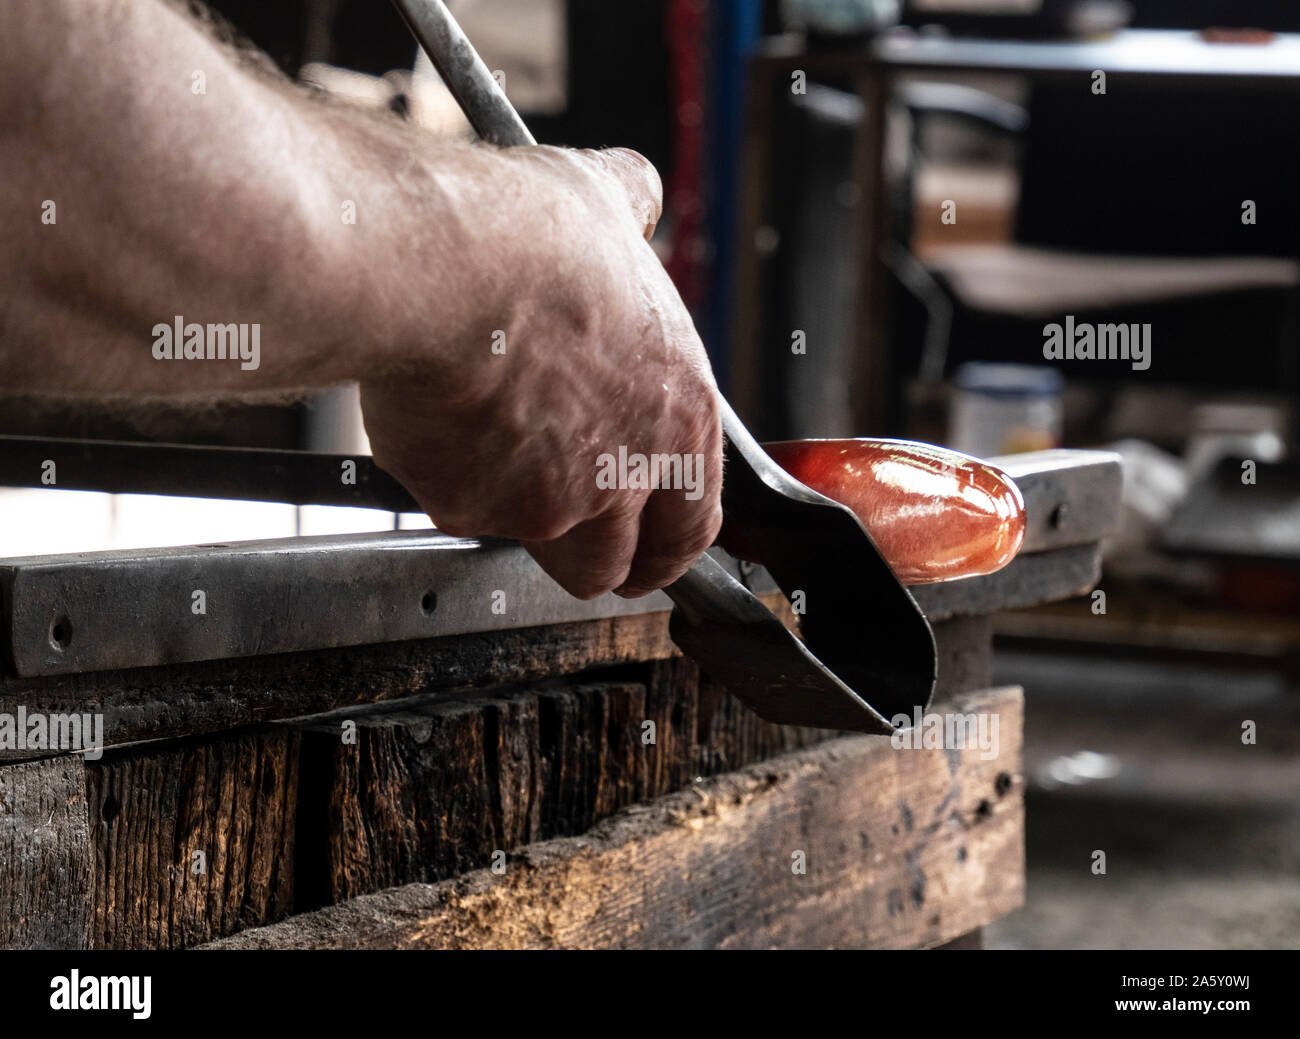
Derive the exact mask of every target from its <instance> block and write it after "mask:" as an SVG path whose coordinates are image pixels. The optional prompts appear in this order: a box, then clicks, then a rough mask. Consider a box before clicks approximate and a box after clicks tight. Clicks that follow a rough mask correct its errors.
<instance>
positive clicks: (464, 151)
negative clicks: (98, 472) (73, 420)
mask: <svg viewBox="0 0 1300 1039" xmlns="http://www.w3.org/2000/svg"><path fill="white" fill-rule="evenodd" d="M0 182H3V183H4V185H5V190H4V191H3V192H0V224H2V225H3V226H4V228H5V240H4V243H3V246H0V386H3V387H5V388H6V389H7V390H9V391H11V392H28V393H36V394H42V393H43V394H51V395H60V396H78V395H80V396H95V397H107V396H130V397H141V396H160V395H167V396H191V397H196V396H197V397H208V398H211V397H212V396H220V395H231V394H255V393H256V394H260V393H266V392H268V391H270V392H273V393H274V392H281V391H285V390H289V391H301V390H305V389H311V388H315V387H325V386H330V385H334V384H337V383H340V382H345V381H350V380H356V381H358V382H360V383H361V385H362V390H363V405H364V409H365V418H366V425H367V428H368V429H369V431H370V435H371V441H372V443H373V445H374V449H375V454H376V458H377V460H378V462H379V464H380V465H382V466H383V467H385V468H386V469H388V470H389V471H391V472H392V473H393V474H394V475H395V476H396V477H397V478H398V479H399V480H401V481H402V482H403V483H404V484H406V486H407V487H408V488H409V489H410V490H411V492H412V493H413V494H414V496H415V498H416V499H417V500H418V501H419V502H420V504H421V505H422V506H423V507H424V508H425V509H427V510H428V512H429V514H430V515H431V516H432V517H433V519H434V521H435V522H436V523H437V524H438V525H439V526H440V527H441V528H442V529H444V530H446V531H448V532H450V533H455V534H495V535H500V536H505V537H513V538H518V539H520V540H521V541H523V542H524V543H525V544H526V545H527V547H528V549H529V551H530V552H532V554H533V556H534V558H536V559H537V560H538V562H540V563H541V565H542V566H543V567H544V568H545V569H546V570H547V571H548V572H549V573H550V574H551V575H552V576H554V577H555V579H556V580H557V581H559V582H560V583H561V584H562V585H563V586H564V587H565V588H567V589H568V590H569V591H571V592H572V593H574V594H575V595H580V596H592V595H596V594H598V593H600V592H604V591H608V590H611V589H619V590H620V591H621V592H622V593H623V594H625V595H636V594H640V593H644V592H647V591H649V590H651V589H654V588H657V587H661V586H663V585H664V584H667V583H668V582H670V581H672V580H674V579H675V578H676V577H677V576H679V575H680V574H681V573H682V572H683V571H684V570H685V569H686V568H687V566H688V565H689V564H690V563H691V562H692V560H693V559H694V558H695V557H696V555H698V554H699V553H700V552H701V551H703V550H704V549H705V548H706V547H707V546H708V545H709V543H710V542H711V541H712V540H713V538H714V536H715V534H716V533H717V530H718V527H719V525H720V522H721V520H720V508H719V495H720V485H721V449H720V439H721V438H720V432H719V420H718V411H717V402H716V398H715V396H714V394H715V390H714V385H713V378H712V375H711V373H710V371H709V366H708V362H707V361H706V359H705V356H704V352H703V350H702V349H701V346H700V342H699V339H698V337H697V336H696V334H695V331H694V329H693V328H692V326H691V321H690V318H689V316H688V314H687V313H686V310H685V308H684V307H683V305H682V303H681V300H680V299H679V298H678V296H677V293H676V292H675V291H674V289H673V286H672V285H671V284H670V282H669V280H668V277H667V275H666V274H665V272H664V270H663V268H662V267H661V266H660V264H659V262H658V261H657V259H656V258H655V256H654V253H653V252H652V251H651V249H650V247H649V246H648V245H647V244H646V241H645V237H646V236H647V235H648V234H649V233H650V231H651V230H652V229H653V227H654V224H655V221H656V220H657V219H658V217H659V211H660V186H659V179H658V177H657V176H656V174H655V172H654V170H653V169H652V168H651V167H650V165H649V164H648V163H647V162H645V160H643V159H641V158H640V157H639V156H637V155H634V154H633V153H630V152H625V151H619V150H615V151H609V152H571V151H564V150H559V149H554V148H519V149H511V150H508V151H498V150H495V149H492V148H487V147H469V146H465V145H458V144H451V143H447V142H443V141H440V140H437V139H434V138H431V137H430V136H429V135H428V134H427V133H422V132H421V131H420V130H418V129H417V128H415V127H412V126H409V125H402V124H400V123H399V122H398V121H396V120H395V119H392V118H386V117H382V116H378V115H376V114H374V113H370V112H364V111H360V110H357V109H355V108H349V107H347V106H337V105H330V104H323V103H321V102H320V101H319V100H313V99H311V98H309V97H307V96H306V95H305V94H304V92H303V91H301V90H299V89H297V88H295V87H293V86H292V85H291V84H289V83H288V82H287V81H284V80H282V79H276V78H275V77H273V76H268V75H267V74H266V73H265V72H258V71H256V70H250V68H249V66H248V64H247V63H246V62H242V61H240V60H238V59H237V58H236V57H235V56H234V55H232V53H231V51H230V50H229V48H227V47H224V46H222V45H220V44H218V43H216V42H214V41H213V40H212V39H211V38H210V37H209V36H208V35H207V34H206V33H205V32H203V31H201V30H200V29H198V28H197V27H196V26H195V24H194V23H193V22H192V21H190V20H189V19H188V18H186V17H185V16H184V15H183V14H182V13H180V12H178V11H177V10H175V9H173V8H171V7H169V6H166V5H164V4H162V3H148V2H138V3H129V4H123V3H116V2H111V0H46V2H43V3H41V4H35V3H32V4H4V5H0ZM179 316H183V317H184V320H185V321H186V322H195V323H197V324H206V325H207V327H209V328H212V327H218V326H225V325H229V324H236V325H238V324H249V325H250V326H251V325H252V324H256V325H257V326H258V328H259V330H260V343H261V348H260V359H259V361H258V363H257V364H256V365H255V366H253V367H252V368H251V369H250V368H249V367H247V366H245V365H241V364H240V363H231V362H230V361H229V360H220V359H213V358H207V357H204V358H198V357H196V358H193V359H188V358H187V359H184V360H178V359H176V358H158V357H155V356H154V355H153V354H152V353H151V345H152V344H153V342H154V337H155V333H154V331H153V330H154V328H155V327H163V328H169V327H171V325H172V323H173V321H177V320H180V317H179ZM214 323H215V324H214ZM187 327H188V326H187ZM502 350H504V352H502ZM177 351H178V354H179V344H177ZM620 449H623V451H622V452H620ZM637 455H643V456H646V458H650V456H655V455H658V456H664V455H667V456H669V457H670V458H671V459H673V460H675V462H676V465H677V469H676V470H675V472H676V473H677V474H680V475H679V478H678V480H677V484H678V486H676V487H670V488H663V487H660V488H659V489H651V488H650V487H643V486H639V485H636V483H635V475H634V476H633V480H631V481H628V483H630V484H631V485H630V486H610V482H609V480H608V479H602V480H600V482H598V475H599V474H601V472H602V470H601V469H600V465H601V461H602V456H604V458H605V459H611V458H612V459H619V458H621V457H627V458H629V459H632V458H635V456H637ZM697 463H698V465H697ZM629 472H631V471H630V470H628V469H624V470H623V471H622V472H619V473H615V474H614V475H616V476H618V475H624V474H627V473H629ZM604 476H605V477H608V476H609V473H608V467H606V469H605V470H604ZM683 483H684V484H685V486H682V484H683Z"/></svg>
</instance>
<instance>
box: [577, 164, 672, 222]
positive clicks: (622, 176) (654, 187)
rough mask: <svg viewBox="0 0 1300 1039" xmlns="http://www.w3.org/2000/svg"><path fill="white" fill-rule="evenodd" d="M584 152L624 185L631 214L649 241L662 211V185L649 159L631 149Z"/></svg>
mask: <svg viewBox="0 0 1300 1039" xmlns="http://www.w3.org/2000/svg"><path fill="white" fill-rule="evenodd" d="M587 154H588V155H589V156H591V158H592V159H593V160H594V161H595V162H596V164H597V165H599V166H600V167H601V168H602V169H604V170H605V171H606V172H607V173H609V174H611V175H612V176H613V177H614V179H615V180H617V181H618V182H619V183H620V184H621V185H622V186H623V190H624V192H626V193H627V199H628V202H629V204H630V205H631V207H632V214H633V215H634V216H635V217H636V219H637V222H638V223H639V224H641V225H642V228H643V230H642V234H644V235H645V239H646V241H649V240H650V236H651V235H653V234H654V232H655V225H656V224H657V223H659V217H660V216H661V215H662V214H663V211H664V186H663V182H662V181H661V180H660V179H659V172H658V171H657V170H656V169H655V168H654V166H653V164H651V162H650V160H649V159H647V158H646V157H645V156H644V155H642V154H640V153H639V152H634V151H633V150H632V149H631V148H605V149H603V150H601V151H588V152H587Z"/></svg>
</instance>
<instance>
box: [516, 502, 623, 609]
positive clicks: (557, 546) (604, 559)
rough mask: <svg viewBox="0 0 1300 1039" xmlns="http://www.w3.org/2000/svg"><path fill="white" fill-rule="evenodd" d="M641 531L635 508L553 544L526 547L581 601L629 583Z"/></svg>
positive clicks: (605, 517) (578, 528)
mask: <svg viewBox="0 0 1300 1039" xmlns="http://www.w3.org/2000/svg"><path fill="white" fill-rule="evenodd" d="M638 504H639V503H638ZM638 529H639V519H638V514H637V511H636V510H635V509H634V508H633V509H623V510H613V509H612V510H610V511H609V512H605V513H602V514H601V515H599V516H596V517H595V518H594V519H589V520H585V521H584V522H582V523H579V524H578V525H577V526H576V527H573V528H572V529H571V530H569V531H568V533H566V534H562V535H561V536H560V537H558V538H555V539H554V540H552V541H524V542H522V544H523V546H524V548H526V549H527V550H528V554H529V555H531V556H532V557H533V558H534V559H535V560H537V563H538V565H539V566H540V567H541V568H542V569H543V570H545V571H546V572H547V573H548V574H550V575H551V577H553V578H554V579H555V581H556V583H558V584H559V585H560V587H561V588H563V589H564V590H565V591H566V592H568V593H569V594H570V595H573V596H576V597H577V598H579V599H594V598H595V597H596V596H597V595H601V594H603V593H604V592H608V591H612V590H613V589H615V588H617V587H618V586H619V585H621V584H623V582H624V581H626V580H627V575H628V571H629V569H630V568H631V566H632V557H633V555H634V554H635V553H636V548H637V534H638Z"/></svg>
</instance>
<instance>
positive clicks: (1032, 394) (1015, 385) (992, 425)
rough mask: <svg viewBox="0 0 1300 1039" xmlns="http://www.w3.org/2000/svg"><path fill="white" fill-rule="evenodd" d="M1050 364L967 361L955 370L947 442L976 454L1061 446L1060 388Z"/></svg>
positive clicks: (984, 455) (1005, 453) (995, 453)
mask: <svg viewBox="0 0 1300 1039" xmlns="http://www.w3.org/2000/svg"><path fill="white" fill-rule="evenodd" d="M1064 385H1065V380H1064V379H1062V378H1061V373H1060V372H1058V371H1056V370H1055V369H1052V368H1043V367H1037V366H1033V365H1025V364H986V363H984V362H979V361H972V362H970V363H969V364H964V365H962V366H961V367H960V368H959V369H957V378H956V390H955V392H954V393H953V398H952V407H951V410H950V411H949V414H948V446H949V447H951V448H952V449H953V450H954V451H962V452H964V453H966V454H968V455H974V456H975V457H976V458H988V457H989V456H990V455H1012V454H1019V453H1021V452H1023V451H1043V450H1046V449H1048V448H1052V447H1060V445H1061V421H1062V408H1061V390H1062V388H1063V387H1064Z"/></svg>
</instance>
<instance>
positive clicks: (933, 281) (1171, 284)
mask: <svg viewBox="0 0 1300 1039" xmlns="http://www.w3.org/2000/svg"><path fill="white" fill-rule="evenodd" d="M897 99H898V102H899V103H900V104H901V105H902V106H903V107H904V108H905V109H906V110H907V113H908V115H909V116H910V118H911V121H912V134H911V147H910V148H909V161H908V163H907V166H906V170H905V172H904V175H903V177H902V178H901V179H900V181H899V185H898V195H897V196H896V197H897V207H896V223H895V229H896V232H897V233H896V234H895V235H894V245H893V246H892V252H891V257H890V259H891V265H892V266H893V268H894V270H895V271H896V273H898V275H899V278H900V281H901V282H902V283H903V284H904V286H905V287H906V288H907V289H908V291H909V292H910V293H912V294H913V295H914V296H915V297H916V298H917V299H918V300H920V301H921V303H922V304H923V306H925V308H926V311H927V313H928V321H927V322H926V329H925V333H924V340H923V346H922V347H921V348H920V350H919V351H918V352H917V353H916V354H915V355H914V357H913V358H912V360H914V361H915V364H914V365H911V364H907V363H904V364H903V365H902V372H906V371H907V370H908V369H909V368H910V369H911V370H912V371H913V372H914V373H916V374H920V375H921V376H922V377H923V378H926V379H935V378H938V377H939V376H940V375H941V374H942V373H943V372H946V371H951V370H952V369H953V368H954V367H955V366H956V365H957V364H959V363H960V362H961V361H963V360H969V359H979V360H1005V361H1020V362H1033V361H1035V360H1038V361H1040V362H1041V361H1042V360H1043V354H1042V347H1043V341H1044V336H1043V326H1044V324H1046V323H1048V322H1060V321H1062V320H1063V319H1064V317H1065V316H1066V315H1067V314H1068V315H1072V316H1073V317H1074V320H1075V322H1076V324H1079V323H1083V322H1091V323H1094V324H1103V323H1122V324H1133V323H1146V322H1150V323H1151V325H1152V358H1153V363H1152V366H1151V369H1150V370H1149V372H1146V373H1143V375H1144V377H1145V378H1149V379H1150V380H1151V381H1152V382H1176V383H1190V384H1197V385H1210V386H1215V387H1235V388H1242V389H1269V390H1287V389H1293V388H1294V387H1295V386H1296V346H1295V344H1296V341H1297V340H1296V319H1295V297H1296V291H1297V287H1298V285H1300V269H1298V265H1297V262H1296V259H1295V258H1296V256H1297V254H1298V252H1300V214H1298V213H1297V207H1296V204H1295V201H1294V190H1293V186H1294V185H1295V184H1296V183H1297V180H1296V174H1297V173H1300V169H1297V160H1296V147H1295V144H1294V141H1293V135H1292V133H1291V132H1290V131H1289V127H1291V126H1293V125H1294V120H1293V119H1292V118H1291V115H1292V114H1294V105H1293V103H1291V102H1290V101H1289V100H1286V99H1284V98H1282V97H1279V98H1277V99H1276V103H1268V104H1264V103H1261V99H1260V98H1259V97H1258V96H1257V95H1256V94H1253V93H1252V94H1251V95H1249V96H1246V95H1244V94H1234V93H1232V92H1227V93H1224V92H1222V91H1210V90H1208V89H1200V88H1191V87H1188V86H1187V85H1186V84H1178V85H1173V84H1171V85H1169V86H1166V87H1163V88H1161V87H1152V86H1148V85H1142V86H1141V87H1139V86H1137V85H1133V84H1125V85H1124V89H1123V92H1122V94H1121V93H1119V92H1115V93H1112V94H1110V95H1104V96H1093V95H1091V94H1090V93H1088V92H1087V91H1086V90H1081V89H1080V87H1079V86H1078V84H1077V83H1075V84H1036V85H1035V86H1034V88H1033V91H1032V93H1031V100H1030V105H1029V108H1028V109H1027V110H1024V109H1020V108H1018V107H1017V106H1014V105H1009V104H1008V103H1007V102H1005V101H1001V100H999V99H997V98H993V97H990V96H984V97H980V96H979V92H978V91H973V90H970V89H968V88H960V87H951V86H947V85H940V84H916V85H913V86H911V87H907V88H904V89H902V90H900V91H899V92H898V94H897ZM939 118H943V119H957V120H960V121H962V122H964V123H967V124H974V125H978V126H981V127H982V128H983V129H984V130H986V131H987V132H990V133H993V134H996V135H999V136H1004V137H1008V136H1009V137H1013V138H1015V139H1016V140H1018V141H1019V143H1020V151H1021V162H1020V167H1021V184H1020V192H1019V200H1018V204H1017V207H1016V220H1015V225H1016V226H1015V240H1014V241H1010V242H1005V243H996V244H986V245H979V246H968V245H959V244H955V245H952V246H938V247H934V248H930V249H927V250H925V251H924V252H923V253H922V254H921V255H920V256H916V255H914V254H913V252H912V249H911V242H912V238H913V230H914V224H913V217H912V212H911V208H912V207H911V197H912V189H913V184H914V181H915V176H916V171H917V169H918V164H919V162H920V161H921V160H922V158H923V156H922V154H921V152H922V148H921V142H922V140H923V137H922V133H921V131H922V128H923V127H924V126H925V124H926V123H927V121H929V120H933V119H939ZM955 201H956V202H957V211H958V225H956V226H960V219H961V217H960V213H961V207H962V200H961V198H960V197H958V198H956V199H955ZM1247 201H1249V202H1252V203H1253V204H1254V209H1255V222H1254V223H1248V222H1243V219H1242V216H1243V212H1244V210H1243V206H1244V204H1245V203H1246V202H1247ZM927 216H929V218H930V219H932V220H935V221H937V219H938V215H937V214H927ZM930 237H931V238H933V237H935V236H934V235H931V236H930ZM954 237H955V236H954ZM896 360H901V361H904V362H906V361H907V360H908V359H907V358H899V359H896ZM1053 363H1054V364H1055V365H1058V366H1059V367H1060V369H1061V370H1062V371H1063V372H1064V373H1065V374H1066V375H1072V376H1077V377H1078V378H1081V379H1090V380H1100V381H1110V380H1114V379H1116V378H1119V377H1128V376H1129V375H1130V374H1133V373H1132V372H1131V369H1130V368H1129V367H1128V365H1127V364H1125V363H1124V362H1122V361H1096V360H1076V361H1060V362H1053Z"/></svg>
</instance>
